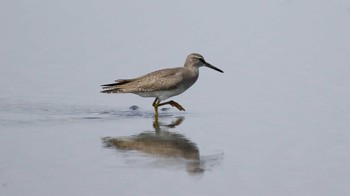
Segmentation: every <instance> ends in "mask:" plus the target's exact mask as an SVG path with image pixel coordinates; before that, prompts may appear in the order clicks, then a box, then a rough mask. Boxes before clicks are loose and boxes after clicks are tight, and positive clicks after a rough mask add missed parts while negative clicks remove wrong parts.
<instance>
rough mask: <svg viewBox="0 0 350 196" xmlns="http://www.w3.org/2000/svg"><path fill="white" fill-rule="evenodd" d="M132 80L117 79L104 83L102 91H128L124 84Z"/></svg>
mask: <svg viewBox="0 0 350 196" xmlns="http://www.w3.org/2000/svg"><path fill="white" fill-rule="evenodd" d="M131 81H132V80H124V79H123V80H116V82H115V83H111V84H103V85H101V86H102V89H103V90H102V91H100V92H101V93H127V92H126V91H125V89H124V88H123V86H122V85H124V84H127V83H129V82H131Z"/></svg>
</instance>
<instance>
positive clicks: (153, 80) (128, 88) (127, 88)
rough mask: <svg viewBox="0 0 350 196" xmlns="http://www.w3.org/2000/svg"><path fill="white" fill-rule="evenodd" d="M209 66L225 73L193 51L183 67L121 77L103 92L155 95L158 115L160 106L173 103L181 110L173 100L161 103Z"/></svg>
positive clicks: (191, 82) (187, 85)
mask: <svg viewBox="0 0 350 196" xmlns="http://www.w3.org/2000/svg"><path fill="white" fill-rule="evenodd" d="M203 66H205V67H209V68H211V69H214V70H216V71H218V72H221V73H224V72H223V71H222V70H221V69H219V68H217V67H215V66H213V65H211V64H209V63H208V62H206V61H205V60H204V58H203V56H202V55H200V54H197V53H192V54H190V55H188V56H187V58H186V61H185V65H184V66H183V67H176V68H168V69H161V70H158V71H154V72H151V73H148V74H146V75H143V76H140V77H137V78H133V79H119V80H116V81H115V83H111V84H103V85H101V86H102V87H103V90H102V91H101V93H133V94H136V95H139V96H141V97H155V98H156V99H155V100H154V102H153V104H152V105H153V107H154V111H155V116H156V117H158V107H159V106H163V105H167V104H169V105H171V106H172V107H176V108H177V109H178V110H180V111H185V109H184V108H183V107H182V106H181V105H180V104H179V103H177V102H175V101H173V100H171V101H167V102H163V103H161V101H164V100H166V99H168V98H170V97H173V96H176V95H179V94H181V93H183V92H184V91H186V90H187V89H188V88H190V87H191V86H192V85H193V84H194V83H195V82H196V81H197V79H198V74H199V69H198V68H199V67H203Z"/></svg>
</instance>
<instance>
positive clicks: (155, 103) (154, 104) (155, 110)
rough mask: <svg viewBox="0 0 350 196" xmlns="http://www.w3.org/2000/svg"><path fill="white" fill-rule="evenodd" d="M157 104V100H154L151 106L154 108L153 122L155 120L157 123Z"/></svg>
mask: <svg viewBox="0 0 350 196" xmlns="http://www.w3.org/2000/svg"><path fill="white" fill-rule="evenodd" d="M159 103H160V101H159V99H158V98H156V99H155V100H154V102H153V104H152V106H153V107H154V112H155V115H154V117H155V120H156V121H157V122H158V106H159Z"/></svg>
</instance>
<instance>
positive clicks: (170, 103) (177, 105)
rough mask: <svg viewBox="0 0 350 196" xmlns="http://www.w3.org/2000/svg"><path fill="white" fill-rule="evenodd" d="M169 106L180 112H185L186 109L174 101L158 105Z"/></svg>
mask: <svg viewBox="0 0 350 196" xmlns="http://www.w3.org/2000/svg"><path fill="white" fill-rule="evenodd" d="M167 104H169V105H171V106H173V107H176V108H177V109H178V110H180V111H185V109H184V108H183V107H182V106H181V105H180V104H179V103H177V102H175V101H173V100H171V101H167V102H164V103H158V106H162V105H167Z"/></svg>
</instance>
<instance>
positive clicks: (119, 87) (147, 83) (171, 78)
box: [101, 68, 182, 93]
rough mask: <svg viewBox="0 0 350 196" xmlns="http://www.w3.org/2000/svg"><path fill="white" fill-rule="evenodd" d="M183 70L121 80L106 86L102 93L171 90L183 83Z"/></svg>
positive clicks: (164, 71) (161, 71)
mask: <svg viewBox="0 0 350 196" xmlns="http://www.w3.org/2000/svg"><path fill="white" fill-rule="evenodd" d="M179 69H181V68H171V69H163V70H158V71H154V72H151V73H149V74H146V75H144V76H141V77H138V78H134V79H120V80H116V83H112V84H105V85H102V86H103V89H104V90H103V91H101V92H102V93H138V92H153V91H162V90H170V89H174V88H176V86H177V85H178V84H179V83H180V82H181V80H182V76H181V75H180V74H179V73H181V72H179Z"/></svg>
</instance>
